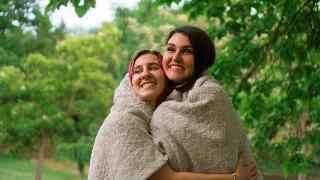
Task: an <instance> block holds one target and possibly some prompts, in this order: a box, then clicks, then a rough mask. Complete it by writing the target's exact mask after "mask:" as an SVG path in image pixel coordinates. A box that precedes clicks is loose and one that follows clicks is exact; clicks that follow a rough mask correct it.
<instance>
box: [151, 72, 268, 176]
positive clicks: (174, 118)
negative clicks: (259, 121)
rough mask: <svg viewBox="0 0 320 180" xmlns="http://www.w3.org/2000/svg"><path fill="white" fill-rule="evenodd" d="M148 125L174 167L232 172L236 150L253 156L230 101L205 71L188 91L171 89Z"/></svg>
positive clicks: (186, 169) (245, 155)
mask: <svg viewBox="0 0 320 180" xmlns="http://www.w3.org/2000/svg"><path fill="white" fill-rule="evenodd" d="M150 127H151V133H152V134H153V138H154V140H155V143H156V144H158V145H159V146H160V147H162V148H163V149H164V151H165V152H166V153H167V155H168V157H169V163H170V165H171V166H172V167H173V168H174V169H175V170H177V171H190V172H202V173H233V172H234V171H235V167H236V165H237V159H238V152H239V151H240V150H243V151H244V158H245V163H247V164H248V163H249V162H251V161H253V160H254V157H253V154H252V151H251V149H250V147H249V144H248V141H247V136H246V134H245V132H244V129H243V126H242V124H241V122H240V120H239V118H238V116H237V115H236V112H235V110H234V108H233V105H232V103H231V101H230V100H229V98H228V96H227V95H226V93H225V92H224V90H223V88H222V87H221V86H220V85H219V84H218V82H217V81H215V80H214V79H213V78H212V76H211V75H209V74H208V72H205V73H204V75H203V76H202V77H201V78H199V79H198V80H197V81H196V83H195V84H194V87H193V88H192V89H191V90H189V91H188V92H184V93H180V92H178V91H175V90H174V91H173V92H172V93H171V94H170V95H169V97H168V98H167V101H165V102H163V103H162V104H160V105H159V106H158V107H157V109H156V110H155V112H154V113H153V117H152V120H151V123H150ZM258 179H263V177H262V176H261V173H260V171H259V178H258Z"/></svg>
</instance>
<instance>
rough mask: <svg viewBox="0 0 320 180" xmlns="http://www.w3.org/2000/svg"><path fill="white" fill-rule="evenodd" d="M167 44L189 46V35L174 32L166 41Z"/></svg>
mask: <svg viewBox="0 0 320 180" xmlns="http://www.w3.org/2000/svg"><path fill="white" fill-rule="evenodd" d="M168 44H170V45H175V46H191V43H190V40H189V37H188V36H186V35H184V34H182V33H175V34H174V35H172V36H171V38H170V39H169V41H168Z"/></svg>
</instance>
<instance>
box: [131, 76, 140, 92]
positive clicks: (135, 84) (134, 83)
mask: <svg viewBox="0 0 320 180" xmlns="http://www.w3.org/2000/svg"><path fill="white" fill-rule="evenodd" d="M132 87H133V90H134V91H135V92H136V93H137V90H138V89H139V80H138V78H135V77H133V78H132Z"/></svg>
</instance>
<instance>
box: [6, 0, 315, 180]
mask: <svg viewBox="0 0 320 180" xmlns="http://www.w3.org/2000/svg"><path fill="white" fill-rule="evenodd" d="M67 3H72V5H73V6H74V8H75V12H76V13H77V14H78V16H83V15H84V14H85V13H86V12H87V11H88V10H89V9H90V8H94V7H95V0H84V1H80V0H71V1H70V2H69V0H50V3H49V4H48V5H47V7H46V11H47V12H48V13H49V14H46V13H44V12H43V10H41V8H40V6H39V3H38V1H35V0H30V1H24V0H7V1H1V2H0V174H1V176H0V179H34V178H36V179H41V178H42V179H86V176H87V170H88V164H89V160H90V153H91V148H92V145H93V142H94V138H95V135H96V133H97V131H98V129H99V127H100V125H101V124H102V122H103V120H104V118H105V117H106V116H107V114H108V112H109V109H110V107H111V106H112V103H113V102H112V98H113V92H114V89H115V88H116V87H117V85H118V83H119V82H120V81H121V79H122V78H123V76H124V75H125V73H126V71H127V65H128V63H129V60H130V57H131V56H132V55H133V53H134V52H136V51H137V50H141V49H155V50H159V51H161V52H162V51H163V49H164V40H165V38H166V34H167V33H168V32H169V31H170V30H171V29H172V28H174V27H176V26H180V25H185V24H190V25H195V26H199V27H201V28H203V29H204V30H206V31H207V32H208V33H209V34H210V36H211V37H212V40H213V41H214V42H215V44H216V48H217V60H216V63H215V64H214V65H213V66H212V67H211V68H210V72H211V74H212V75H213V76H214V77H215V78H216V79H217V80H219V81H220V82H221V84H222V85H223V86H224V88H225V89H226V90H227V92H228V94H229V95H230V98H231V99H232V101H233V103H234V105H235V108H236V110H237V112H238V114H239V116H240V117H241V119H242V121H243V124H244V127H245V129H246V131H247V133H248V137H249V140H250V144H251V146H252V148H253V151H254V153H255V156H256V159H257V162H258V165H259V167H260V168H261V169H262V172H263V174H264V176H265V178H266V179H284V178H288V179H300V180H302V179H320V178H319V173H320V141H319V138H320V83H319V82H320V10H319V9H320V2H319V1H318V0H290V1H289V0H280V1H273V0H272V1H270V0H250V1H240V0H221V1H209V0H203V1H197V0H188V1H183V0H156V1H154V0H140V1H139V3H138V5H137V7H135V8H131V9H129V8H124V7H118V8H117V9H116V14H115V17H114V19H113V21H112V22H105V23H103V24H102V25H101V26H100V27H99V28H93V29H91V30H90V31H85V32H82V33H80V34H72V33H70V32H69V31H68V29H67V28H66V27H65V25H64V24H63V23H62V24H61V25H60V26H59V27H56V26H53V25H52V22H51V21H50V19H49V15H50V13H51V12H52V11H54V10H55V9H57V8H59V7H60V6H64V5H66V4H67ZM80 31H81V30H80Z"/></svg>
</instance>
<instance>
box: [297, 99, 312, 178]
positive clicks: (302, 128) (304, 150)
mask: <svg viewBox="0 0 320 180" xmlns="http://www.w3.org/2000/svg"><path fill="white" fill-rule="evenodd" d="M309 108H310V107H309V105H307V107H305V108H304V109H303V112H302V115H301V117H300V138H301V139H302V138H304V136H305V134H306V132H307V121H308V112H309ZM308 149H309V148H308V145H307V144H303V145H302V153H303V154H305V155H307V154H308ZM306 179H307V177H306V176H304V175H302V174H298V180H306Z"/></svg>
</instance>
